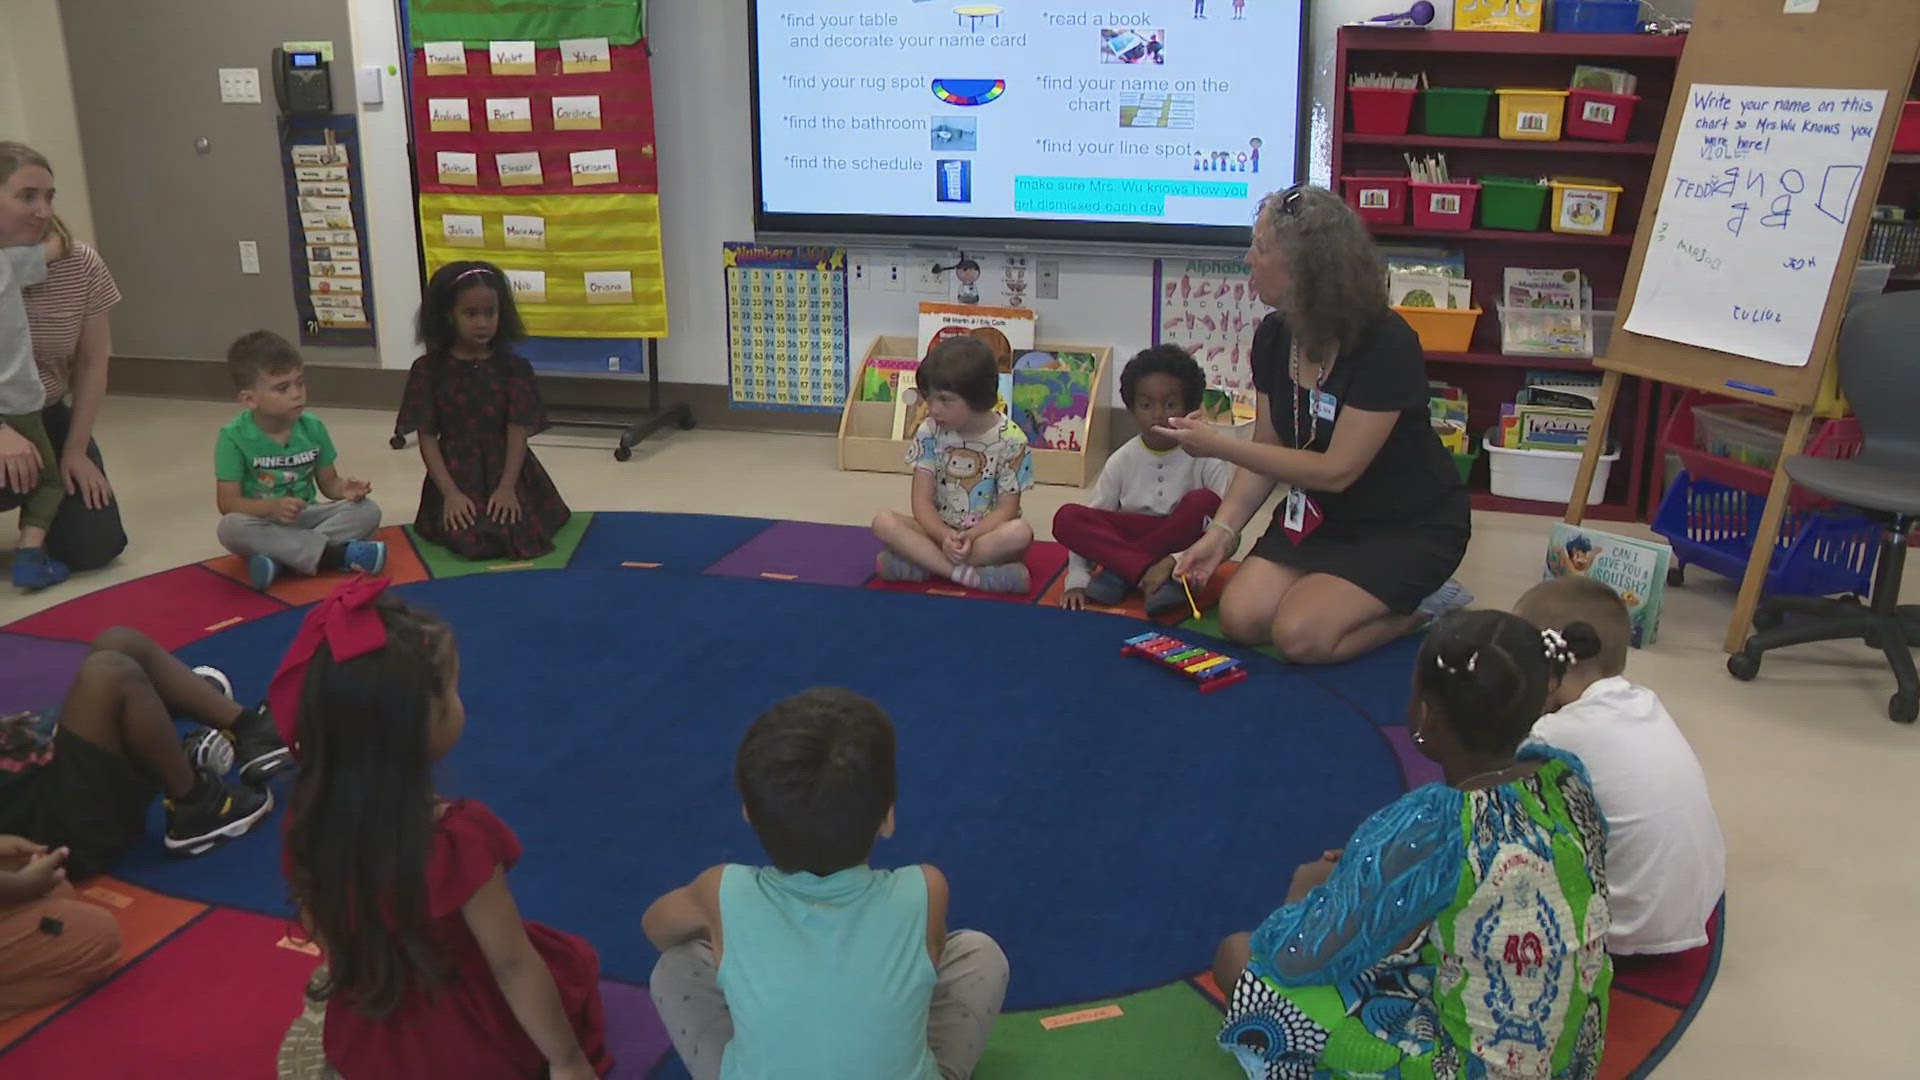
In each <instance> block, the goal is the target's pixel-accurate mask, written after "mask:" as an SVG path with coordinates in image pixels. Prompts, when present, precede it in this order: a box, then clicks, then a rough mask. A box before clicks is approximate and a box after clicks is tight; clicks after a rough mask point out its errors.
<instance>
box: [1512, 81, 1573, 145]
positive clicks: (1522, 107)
mask: <svg viewBox="0 0 1920 1080" xmlns="http://www.w3.org/2000/svg"><path fill="white" fill-rule="evenodd" d="M1494 92H1495V93H1497V94H1499V95H1500V137H1501V138H1503V139H1518V140H1520V141H1522V142H1558V141H1559V140H1560V130H1561V127H1562V123H1563V121H1565V119H1566V115H1567V96H1568V95H1569V94H1571V93H1572V92H1573V91H1571V90H1536V89H1526V88H1521V87H1511V86H1503V87H1501V88H1500V89H1499V90H1496V91H1494Z"/></svg>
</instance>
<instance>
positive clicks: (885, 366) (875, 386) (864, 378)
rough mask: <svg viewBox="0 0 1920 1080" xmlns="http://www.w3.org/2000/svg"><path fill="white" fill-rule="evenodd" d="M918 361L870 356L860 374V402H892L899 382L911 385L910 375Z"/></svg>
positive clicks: (918, 365) (915, 368)
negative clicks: (902, 381) (903, 380)
mask: <svg viewBox="0 0 1920 1080" xmlns="http://www.w3.org/2000/svg"><path fill="white" fill-rule="evenodd" d="M919 368H920V361H918V360H916V359H914V358H912V357H908V356H872V357H868V358H867V366H866V367H865V368H864V369H863V370H862V371H861V372H860V397H859V400H861V401H892V400H894V397H895V396H896V395H897V394H898V393H899V391H900V382H901V380H902V379H905V380H906V382H907V385H909V386H911V385H913V375H912V373H913V372H915V371H917V370H919Z"/></svg>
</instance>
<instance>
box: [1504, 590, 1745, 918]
mask: <svg viewBox="0 0 1920 1080" xmlns="http://www.w3.org/2000/svg"><path fill="white" fill-rule="evenodd" d="M1514 613H1515V614H1517V615H1519V616H1520V617H1521V618H1523V619H1526V620H1527V621H1529V622H1531V623H1533V624H1534V625H1535V626H1538V627H1540V628H1541V629H1543V630H1545V629H1558V628H1560V627H1563V626H1566V625H1568V624H1569V623H1574V622H1584V623H1587V624H1589V625H1591V626H1593V627H1594V629H1595V630H1597V631H1598V632H1599V637H1600V642H1601V646H1600V651H1599V653H1598V655H1595V656H1589V657H1576V658H1577V659H1578V663H1576V664H1575V665H1574V666H1573V667H1572V668H1571V669H1570V670H1569V671H1568V672H1567V674H1566V677H1565V678H1564V679H1562V680H1561V682H1560V685H1559V686H1558V687H1557V688H1555V689H1554V690H1553V692H1552V693H1551V694H1550V695H1549V696H1548V698H1547V707H1548V708H1550V709H1553V710H1555V711H1553V712H1550V713H1548V714H1547V715H1546V716H1543V717H1541V718H1540V719H1539V721H1538V722H1536V723H1535V724H1534V726H1533V737H1534V738H1535V739H1538V740H1540V741H1541V742H1545V743H1547V744H1549V745H1552V746H1555V747H1558V748H1560V749H1562V750H1570V751H1572V752H1573V753H1574V754H1576V755H1578V756H1579V758H1580V760H1581V761H1582V762H1584V763H1585V764H1586V766H1587V772H1588V774H1589V775H1590V776H1591V777H1592V779H1593V793H1594V797H1595V798H1596V799H1597V800H1598V801H1599V803H1600V812H1601V813H1602V814H1604V815H1606V819H1607V829H1608V835H1607V860H1606V874H1607V888H1608V891H1609V895H1610V900H1609V904H1610V907H1611V909H1612V915H1613V929H1612V931H1611V933H1610V934H1609V937H1608V941H1607V951H1608V952H1610V953H1613V954H1615V955H1618V956H1627V955H1642V954H1653V953H1673V952H1680V951H1682V950H1685V949H1692V948H1695V947H1698V946H1701V945H1705V944H1706V943H1707V920H1708V919H1709V918H1710V917H1711V916H1712V915H1713V909H1714V907H1715V906H1716V905H1717V904H1719V902H1720V897H1721V894H1722V893H1723V892H1725V890H1726V881H1727V849H1726V843H1725V841H1724V840H1723V839H1722V838H1721V835H1720V821H1719V819H1718V818H1717V817H1716V816H1715V815H1714V812H1713V803H1712V801H1711V800H1709V799H1708V797H1707V777H1706V774H1705V773H1704V772H1703V771H1702V770H1701V768H1700V760H1699V759H1698V758H1696V757H1695V756H1694V753H1693V747H1692V746H1690V745H1689V744H1688V743H1687V737H1686V736H1685V735H1683V734H1681V732H1680V728H1679V725H1677V724H1675V723H1674V722H1673V717H1671V716H1669V715H1668V714H1667V710H1666V707H1665V706H1663V705H1661V704H1660V698H1659V697H1658V696H1656V695H1655V694H1654V692H1653V691H1651V690H1648V689H1647V688H1646V687H1644V686H1637V685H1635V684H1633V683H1631V682H1628V681H1627V680H1626V679H1624V678H1622V677H1621V674H1622V672H1624V671H1625V670H1626V667H1627V642H1628V639H1629V636H1630V630H1629V627H1628V621H1627V606H1626V604H1625V603H1623V602H1622V601H1621V599H1620V597H1619V595H1618V594H1616V593H1615V592H1614V591H1613V590H1612V589H1610V588H1608V587H1607V586H1606V585H1604V584H1602V583H1601V582H1598V581H1595V580H1593V579H1592V578H1589V577H1586V576H1584V575H1580V574H1569V575H1567V576H1566V577H1561V578H1555V579H1553V580H1551V581H1546V582H1542V583H1541V584H1539V585H1536V586H1534V587H1533V589H1531V590H1530V591H1528V593H1527V594H1526V595H1525V596H1523V597H1521V598H1520V603H1519V604H1518V605H1516V606H1515V608H1514Z"/></svg>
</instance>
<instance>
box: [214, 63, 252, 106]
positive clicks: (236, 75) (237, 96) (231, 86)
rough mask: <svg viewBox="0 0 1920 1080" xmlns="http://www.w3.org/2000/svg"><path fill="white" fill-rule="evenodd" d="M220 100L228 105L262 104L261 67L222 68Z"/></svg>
mask: <svg viewBox="0 0 1920 1080" xmlns="http://www.w3.org/2000/svg"><path fill="white" fill-rule="evenodd" d="M220 101H221V103H222V104H226V105H258V104H260V69H259V68H221V69H220Z"/></svg>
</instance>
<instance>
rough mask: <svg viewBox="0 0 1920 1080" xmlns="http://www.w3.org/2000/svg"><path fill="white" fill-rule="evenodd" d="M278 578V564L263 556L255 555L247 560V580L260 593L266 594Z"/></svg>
mask: <svg viewBox="0 0 1920 1080" xmlns="http://www.w3.org/2000/svg"><path fill="white" fill-rule="evenodd" d="M279 576H280V564H279V563H277V562H274V561H273V560H272V559H270V558H268V557H266V556H265V555H255V556H253V557H252V558H250V559H248V560H247V580H248V581H249V582H251V583H252V585H253V587H254V588H256V589H259V590H260V591H261V592H266V591H267V589H268V588H270V587H271V586H272V585H273V582H274V579H276V578H278V577H279Z"/></svg>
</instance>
